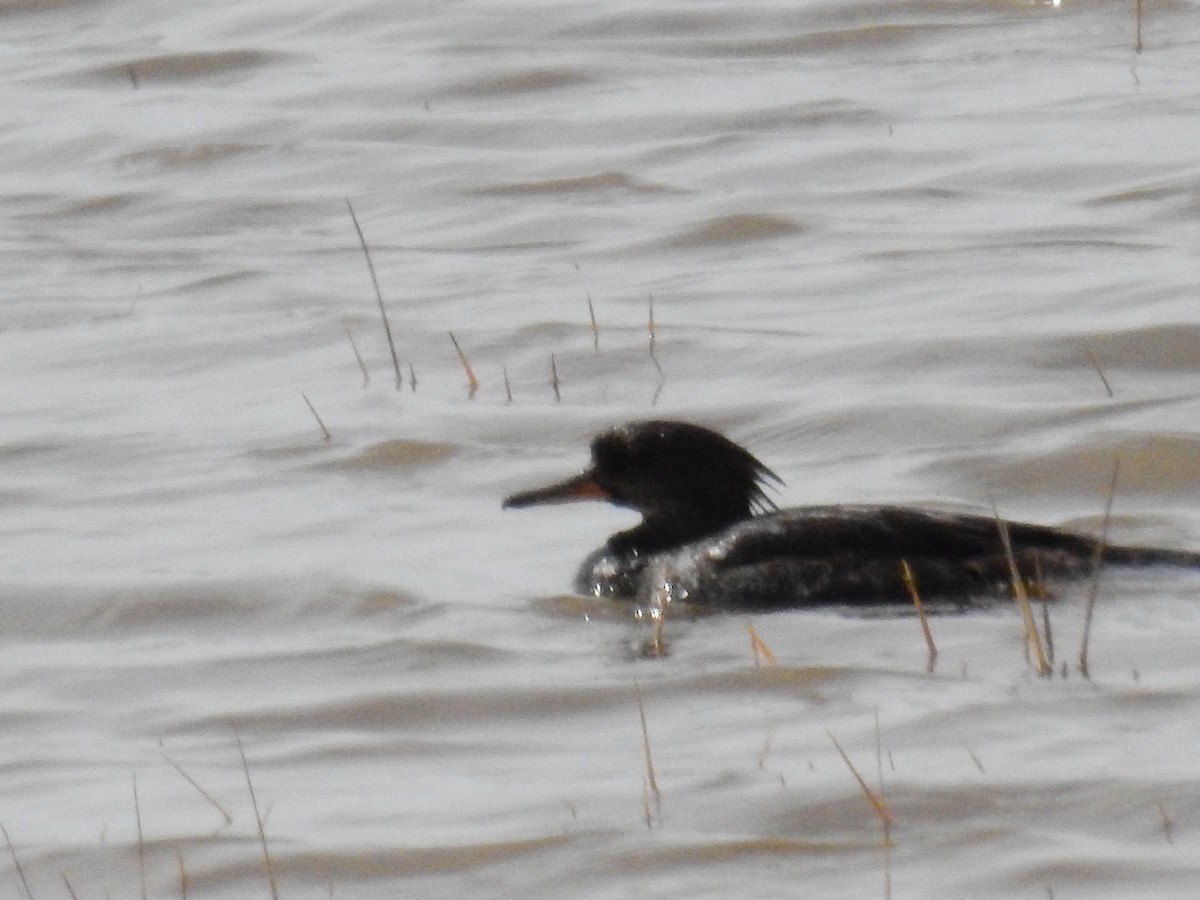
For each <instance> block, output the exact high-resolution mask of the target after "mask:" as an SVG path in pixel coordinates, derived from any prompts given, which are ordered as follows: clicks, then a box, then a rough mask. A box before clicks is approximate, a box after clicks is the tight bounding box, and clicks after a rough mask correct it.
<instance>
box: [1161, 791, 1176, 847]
mask: <svg viewBox="0 0 1200 900" xmlns="http://www.w3.org/2000/svg"><path fill="white" fill-rule="evenodd" d="M1157 805H1158V817H1159V819H1161V820H1162V829H1163V837H1165V838H1166V839H1167V843H1168V844H1173V843H1175V823H1174V822H1173V821H1171V817H1170V815H1168V813H1167V808H1166V807H1165V806H1163V804H1162V801H1161V800H1160V801H1159V802H1158V804H1157Z"/></svg>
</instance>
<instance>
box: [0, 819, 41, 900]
mask: <svg viewBox="0 0 1200 900" xmlns="http://www.w3.org/2000/svg"><path fill="white" fill-rule="evenodd" d="M0 834H3V835H4V843H6V844H8V853H9V856H11V857H12V861H13V868H14V869H16V870H17V877H18V878H20V879H21V888H22V889H23V890H24V891H25V897H26V900H33V891H32V890H30V888H29V879H27V878H26V877H25V869H24V868H22V867H21V858H20V857H19V856H17V848H16V847H14V846H13V842H12V838H10V837H9V836H8V829H7V828H5V827H4V825H3V823H0Z"/></svg>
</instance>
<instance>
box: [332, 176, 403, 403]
mask: <svg viewBox="0 0 1200 900" xmlns="http://www.w3.org/2000/svg"><path fill="white" fill-rule="evenodd" d="M346 208H347V209H349V210H350V221H352V222H353V223H354V230H355V231H356V232H358V242H359V244H361V245H362V251H363V256H365V257H366V258H367V269H368V270H369V271H370V273H371V285H372V287H374V288H375V301H376V302H377V303H378V304H379V315H380V318H382V319H383V333H384V334H385V335H386V336H387V344H388V350H389V351H391V354H392V368H393V369H395V371H396V390H400V387H401V385H402V384H403V383H404V380H403V379H402V378H401V377H400V359H399V357H397V356H396V342H395V340H393V339H392V326H391V323H390V322H388V315H387V307H385V306H384V305H383V291H381V290H380V289H379V278H378V276H376V274H375V262H374V260H372V259H371V250H370V248H369V247H367V239H366V236H364V235H363V230H362V226H361V225H359V224H358V216H356V215H355V214H354V204H353V203H351V202H350V198H349V197H347V198H346Z"/></svg>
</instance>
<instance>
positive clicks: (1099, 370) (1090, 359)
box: [1083, 0, 1141, 399]
mask: <svg viewBox="0 0 1200 900" xmlns="http://www.w3.org/2000/svg"><path fill="white" fill-rule="evenodd" d="M1138 2H1139V3H1140V2H1141V0H1138ZM1083 352H1084V353H1086V354H1087V358H1088V362H1090V363H1091V364H1092V368H1093V369H1095V370H1096V374H1097V375H1099V376H1100V383H1101V384H1103V385H1104V392H1105V393H1106V394H1108V396H1109V398H1110V399H1111V398H1112V396H1113V389H1112V385H1111V384H1109V383H1108V379H1107V378H1106V377H1105V376H1104V370H1103V369H1102V368H1100V361H1099V360H1098V359H1096V354H1094V353H1093V352H1092V348H1091V347H1089V346H1088V345H1087V344H1084V345H1083Z"/></svg>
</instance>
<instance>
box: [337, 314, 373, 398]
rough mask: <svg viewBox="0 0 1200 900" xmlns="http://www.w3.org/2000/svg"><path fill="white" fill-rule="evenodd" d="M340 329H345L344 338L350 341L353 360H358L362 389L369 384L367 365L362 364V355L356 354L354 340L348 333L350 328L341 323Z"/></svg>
mask: <svg viewBox="0 0 1200 900" xmlns="http://www.w3.org/2000/svg"><path fill="white" fill-rule="evenodd" d="M342 327H343V328H345V329H346V337H348V338H349V339H350V349H351V350H353V351H354V358H355V359H356V360H358V369H359V371H360V372H362V377H363V387H366V386H367V385H368V384H370V383H371V373H370V372H369V371H367V364H366V363H365V362H363V358H362V354H361V353H359V352H358V344H357V343H356V342H355V340H354V334H353V333H352V332H351V331H350V326H349V325H348V324H346V323H345V322H342Z"/></svg>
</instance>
